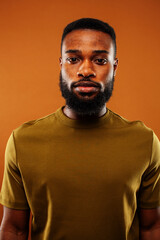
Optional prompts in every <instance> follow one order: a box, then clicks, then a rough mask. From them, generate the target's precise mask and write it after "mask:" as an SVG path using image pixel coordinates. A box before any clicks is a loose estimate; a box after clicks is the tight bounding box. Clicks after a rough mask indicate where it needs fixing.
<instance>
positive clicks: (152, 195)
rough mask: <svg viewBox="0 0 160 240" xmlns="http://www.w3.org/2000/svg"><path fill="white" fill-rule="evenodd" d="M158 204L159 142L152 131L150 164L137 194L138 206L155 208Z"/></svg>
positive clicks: (159, 196) (159, 189) (159, 178)
mask: <svg viewBox="0 0 160 240" xmlns="http://www.w3.org/2000/svg"><path fill="white" fill-rule="evenodd" d="M159 206H160V142H159V140H158V138H157V136H156V135H155V134H154V133H153V142H152V151H151V158H150V164H149V167H148V168H147V170H146V171H145V173H144V175H143V177H142V183H141V187H140V194H139V207H141V208H157V207H159Z"/></svg>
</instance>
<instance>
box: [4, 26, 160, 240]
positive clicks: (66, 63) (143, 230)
mask: <svg viewBox="0 0 160 240" xmlns="http://www.w3.org/2000/svg"><path fill="white" fill-rule="evenodd" d="M68 50H76V51H74V52H73V51H72V52H71V51H69V52H67V51H68ZM77 50H78V51H77ZM95 50H96V51H95ZM98 51H99V52H98ZM102 51H103V52H102ZM117 65H118V59H117V58H115V56H114V46H113V43H112V39H111V38H110V36H109V35H108V34H106V33H102V32H98V31H94V30H75V31H73V32H71V33H69V34H68V35H67V36H66V37H65V39H64V42H63V46H62V56H61V57H60V66H61V70H62V75H63V77H64V78H65V79H66V81H67V82H66V83H67V85H68V87H70V86H71V83H72V82H73V81H74V82H76V81H78V80H79V79H80V78H82V77H87V76H89V77H90V78H91V79H92V80H93V81H95V82H96V81H97V82H99V83H100V84H101V91H103V89H104V84H105V83H106V82H107V81H111V79H112V76H113V75H115V73H116V69H117ZM93 90H94V89H89V88H88V89H85V88H83V87H82V88H75V89H74V91H75V94H76V95H77V96H78V97H80V98H82V97H85V98H86V99H87V98H88V99H89V98H94V96H95V95H96V94H97V91H93ZM81 91H82V92H83V91H84V92H87V91H89V92H90V94H89V96H87V95H85V96H82V95H81ZM92 91H93V94H91V93H92ZM105 113H106V106H105V105H104V106H103V107H102V109H101V110H100V111H99V113H98V114H97V116H94V117H96V118H98V117H101V116H103V115H104V114H105ZM64 114H65V115H66V116H67V117H69V118H71V119H81V116H79V115H78V114H77V113H76V112H75V111H73V110H72V109H71V108H69V107H68V106H67V105H66V106H65V108H64ZM138 212H139V222H140V238H139V239H140V240H159V239H160V208H154V209H139V210H138ZM29 215H30V213H29V210H15V209H9V208H6V207H4V214H3V220H2V224H1V231H0V240H11V239H12V240H27V239H28V229H29V227H28V226H29Z"/></svg>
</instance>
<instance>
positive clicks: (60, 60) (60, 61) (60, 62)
mask: <svg viewBox="0 0 160 240" xmlns="http://www.w3.org/2000/svg"><path fill="white" fill-rule="evenodd" d="M59 65H60V67H62V57H60V58H59Z"/></svg>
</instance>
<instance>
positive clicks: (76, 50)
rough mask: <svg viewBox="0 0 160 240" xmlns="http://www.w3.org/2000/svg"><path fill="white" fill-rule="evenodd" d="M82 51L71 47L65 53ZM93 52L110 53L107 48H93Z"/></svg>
mask: <svg viewBox="0 0 160 240" xmlns="http://www.w3.org/2000/svg"><path fill="white" fill-rule="evenodd" d="M81 52H82V51H80V50H78V49H69V50H67V51H65V53H81ZM93 53H107V54H108V53H109V52H108V51H107V50H93Z"/></svg>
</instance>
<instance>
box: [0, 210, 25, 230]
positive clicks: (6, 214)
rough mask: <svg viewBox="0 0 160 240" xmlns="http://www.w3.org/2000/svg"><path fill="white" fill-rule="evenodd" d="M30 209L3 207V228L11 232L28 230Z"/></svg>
mask: <svg viewBox="0 0 160 240" xmlns="http://www.w3.org/2000/svg"><path fill="white" fill-rule="evenodd" d="M29 216H30V211H29V210H15V209H11V208H7V207H3V219H2V223H1V230H3V231H11V232H28V228H29Z"/></svg>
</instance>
